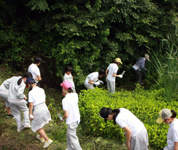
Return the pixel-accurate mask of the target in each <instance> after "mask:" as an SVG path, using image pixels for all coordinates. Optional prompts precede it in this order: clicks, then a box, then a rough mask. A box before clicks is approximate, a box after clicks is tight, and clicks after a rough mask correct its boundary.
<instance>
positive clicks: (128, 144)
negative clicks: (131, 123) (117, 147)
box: [123, 126, 132, 150]
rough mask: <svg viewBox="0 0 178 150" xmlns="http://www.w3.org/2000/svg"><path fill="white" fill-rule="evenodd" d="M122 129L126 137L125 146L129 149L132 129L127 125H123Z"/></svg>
mask: <svg viewBox="0 0 178 150" xmlns="http://www.w3.org/2000/svg"><path fill="white" fill-rule="evenodd" d="M123 129H124V130H125V132H126V134H125V136H126V138H127V148H128V150H130V139H131V135H132V131H131V130H130V128H129V127H128V126H126V127H124V128H123Z"/></svg>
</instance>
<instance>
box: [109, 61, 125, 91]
mask: <svg viewBox="0 0 178 150" xmlns="http://www.w3.org/2000/svg"><path fill="white" fill-rule="evenodd" d="M120 64H122V61H121V59H120V58H116V59H115V62H114V63H111V64H110V65H109V66H108V68H107V69H106V82H107V88H108V90H109V92H110V93H114V92H115V81H116V77H120V78H122V77H123V76H122V75H121V74H120V75H117V71H118V69H119V68H118V66H119V65H120Z"/></svg>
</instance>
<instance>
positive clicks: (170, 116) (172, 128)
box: [156, 108, 178, 150]
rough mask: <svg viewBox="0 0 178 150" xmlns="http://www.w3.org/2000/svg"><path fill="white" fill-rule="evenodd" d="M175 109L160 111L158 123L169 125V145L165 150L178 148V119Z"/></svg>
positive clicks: (177, 149) (176, 149)
mask: <svg viewBox="0 0 178 150" xmlns="http://www.w3.org/2000/svg"><path fill="white" fill-rule="evenodd" d="M176 115H177V114H176V112H175V111H174V110H169V109H166V108H164V109H162V110H161V111H160V112H159V116H158V119H157V121H156V122H157V123H162V122H164V123H166V124H168V125H169V129H168V133H167V146H165V147H164V149H163V150H178V119H177V118H176Z"/></svg>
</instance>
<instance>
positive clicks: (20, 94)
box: [16, 81, 25, 99]
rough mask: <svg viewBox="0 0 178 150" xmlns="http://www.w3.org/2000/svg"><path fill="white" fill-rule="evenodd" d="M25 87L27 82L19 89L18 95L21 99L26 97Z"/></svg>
mask: <svg viewBox="0 0 178 150" xmlns="http://www.w3.org/2000/svg"><path fill="white" fill-rule="evenodd" d="M22 82H23V81H22ZM24 89H25V84H22V83H21V85H20V86H19V87H18V89H17V93H16V95H17V96H18V97H19V98H20V99H23V98H25V95H24V94H23V93H24Z"/></svg>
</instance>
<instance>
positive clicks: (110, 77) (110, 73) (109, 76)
mask: <svg viewBox="0 0 178 150" xmlns="http://www.w3.org/2000/svg"><path fill="white" fill-rule="evenodd" d="M107 69H108V74H107V77H106V79H107V80H109V81H115V80H116V77H113V74H114V73H115V74H117V71H118V69H119V67H118V66H117V65H116V64H115V63H112V64H110V65H109V66H108V68H107Z"/></svg>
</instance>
